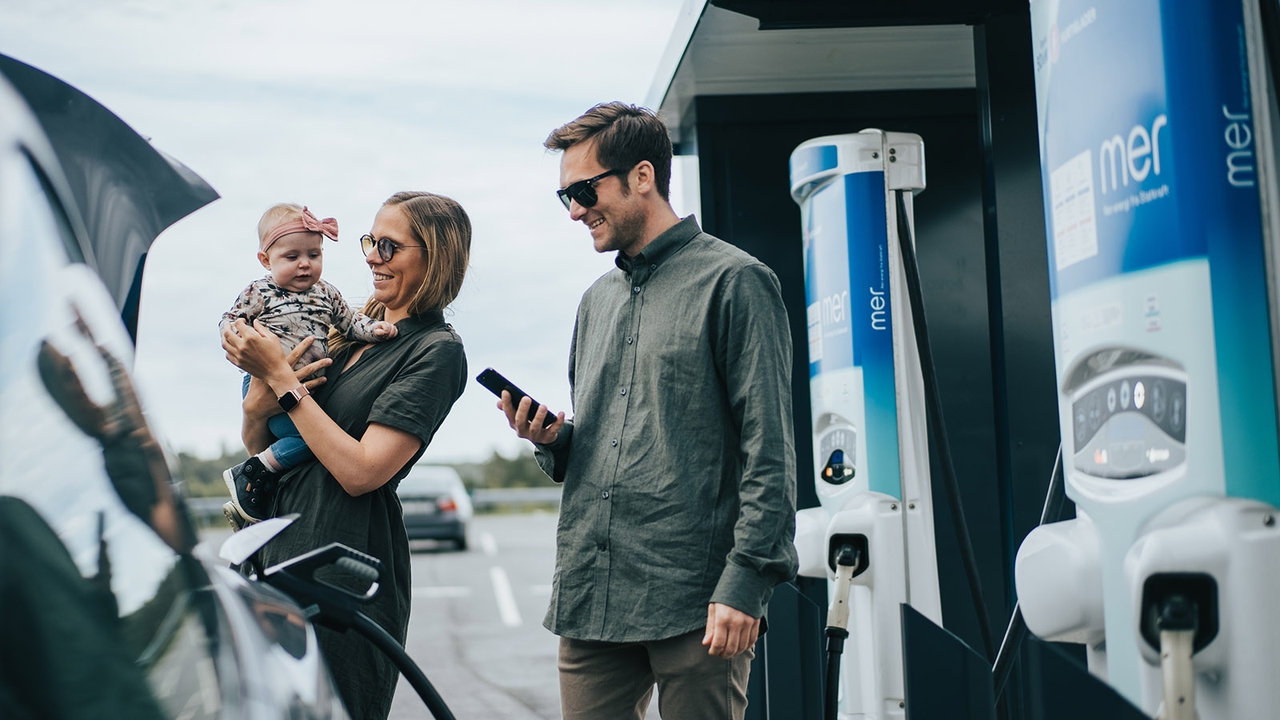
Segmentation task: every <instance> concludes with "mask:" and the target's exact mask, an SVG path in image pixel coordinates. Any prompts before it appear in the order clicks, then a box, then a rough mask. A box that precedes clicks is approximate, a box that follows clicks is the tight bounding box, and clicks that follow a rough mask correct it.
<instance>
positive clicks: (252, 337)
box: [222, 319, 314, 382]
mask: <svg viewBox="0 0 1280 720" xmlns="http://www.w3.org/2000/svg"><path fill="white" fill-rule="evenodd" d="M312 342H314V339H311V338H307V339H305V340H304V341H303V342H301V343H298V346H297V347H295V348H294V349H293V350H294V352H293V353H290V355H292V356H293V358H294V361H295V362H296V361H297V359H298V358H299V357H302V355H301V353H300V352H299V349H304V350H305V349H306V348H307V347H309V346H310V345H311V343H312ZM222 349H223V350H225V351H226V353H227V360H230V361H231V364H232V365H235V366H236V367H238V368H240V369H241V370H244V371H245V372H247V373H249V374H250V375H252V376H254V377H255V378H261V379H263V380H266V381H268V382H270V381H271V380H272V379H277V380H279V379H280V378H282V377H284V376H285V375H286V374H288V375H292V374H293V364H292V363H290V362H289V359H288V357H286V355H285V352H284V348H283V347H282V346H281V345H280V338H279V337H277V336H276V334H275V333H273V332H271V330H269V329H267V326H266V325H263V324H262V323H261V322H259V321H257V320H254V321H253V326H252V327H250V325H249V324H248V323H246V322H245V321H244V320H243V319H240V320H236V321H235V324H234V325H228V326H227V327H226V328H224V329H223V331H222ZM273 376H274V377H273ZM285 379H286V380H287V378H285Z"/></svg>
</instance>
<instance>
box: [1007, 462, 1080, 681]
mask: <svg viewBox="0 0 1280 720" xmlns="http://www.w3.org/2000/svg"><path fill="white" fill-rule="evenodd" d="M1065 501H1066V488H1065V486H1064V485H1063V482H1062V446H1061V445H1059V446H1058V457H1057V458H1056V459H1055V460H1054V461H1053V474H1052V475H1050V476H1049V490H1048V491H1047V492H1045V496H1044V508H1043V509H1042V510H1041V511H1040V524H1041V525H1047V524H1049V523H1055V522H1058V521H1059V520H1061V519H1062V506H1063V504H1064V502H1065ZM1026 635H1027V621H1026V620H1024V619H1023V617H1022V602H1021V601H1019V602H1018V604H1017V605H1015V606H1014V608H1013V617H1011V618H1009V627H1007V628H1005V631H1004V640H1003V641H1002V642H1001V643H1000V652H999V654H997V655H996V664H995V666H994V667H993V668H992V670H991V680H992V686H993V687H994V688H995V698H996V702H997V703H998V702H1000V699H1001V697H1003V695H1004V688H1005V685H1006V684H1007V683H1008V682H1009V675H1011V674H1012V673H1013V661H1014V660H1017V659H1018V652H1019V651H1020V650H1021V649H1022V641H1023V639H1024V638H1025V637H1026Z"/></svg>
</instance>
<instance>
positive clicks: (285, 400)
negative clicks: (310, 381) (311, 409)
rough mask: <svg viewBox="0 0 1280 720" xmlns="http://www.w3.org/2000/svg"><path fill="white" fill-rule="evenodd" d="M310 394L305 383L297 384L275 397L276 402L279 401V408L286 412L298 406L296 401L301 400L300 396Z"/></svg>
mask: <svg viewBox="0 0 1280 720" xmlns="http://www.w3.org/2000/svg"><path fill="white" fill-rule="evenodd" d="M310 394H311V391H310V390H308V389H307V386H306V385H299V386H298V387H296V388H294V389H292V390H290V391H289V392H287V393H285V394H283V395H281V396H280V397H278V398H276V402H278V403H280V408H281V409H282V410H284V411H285V412H286V413H287V412H289V411H290V410H292V409H294V408H296V407H298V403H300V402H302V398H304V397H306V396H308V395H310Z"/></svg>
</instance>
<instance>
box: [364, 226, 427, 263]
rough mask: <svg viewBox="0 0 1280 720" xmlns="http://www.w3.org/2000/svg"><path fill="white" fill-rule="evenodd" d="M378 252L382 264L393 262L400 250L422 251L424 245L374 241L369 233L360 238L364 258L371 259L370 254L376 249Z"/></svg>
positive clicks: (380, 239)
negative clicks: (392, 259)
mask: <svg viewBox="0 0 1280 720" xmlns="http://www.w3.org/2000/svg"><path fill="white" fill-rule="evenodd" d="M375 248H376V249H377V250H378V257H380V258H382V262H391V258H393V257H395V256H396V251H398V250H422V249H424V246H422V245H401V244H399V243H397V242H396V241H394V240H392V239H391V238H385V237H383V238H378V239H377V240H374V239H373V236H372V235H370V234H369V233H365V234H364V235H361V236H360V249H361V250H363V251H364V256H365V257H369V253H371V252H373V251H374V249H375Z"/></svg>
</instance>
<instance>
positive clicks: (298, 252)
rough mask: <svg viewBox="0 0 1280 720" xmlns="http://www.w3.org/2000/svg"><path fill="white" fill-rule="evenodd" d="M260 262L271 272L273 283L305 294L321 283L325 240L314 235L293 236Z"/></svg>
mask: <svg viewBox="0 0 1280 720" xmlns="http://www.w3.org/2000/svg"><path fill="white" fill-rule="evenodd" d="M258 261H259V262H261V263H262V266H263V267H265V268H267V269H268V270H270V271H271V279H273V280H275V281H276V284H277V285H279V286H280V287H282V288H284V289H285V290H291V291H293V292H305V291H307V290H310V289H311V286H312V285H315V284H316V281H317V280H319V279H320V271H321V269H322V267H323V264H324V236H323V235H321V234H320V233H314V232H296V233H289V234H288V235H285V236H284V237H282V238H280V239H279V240H276V241H275V242H274V243H272V245H271V247H269V248H267V251H266V252H265V253H258Z"/></svg>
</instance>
